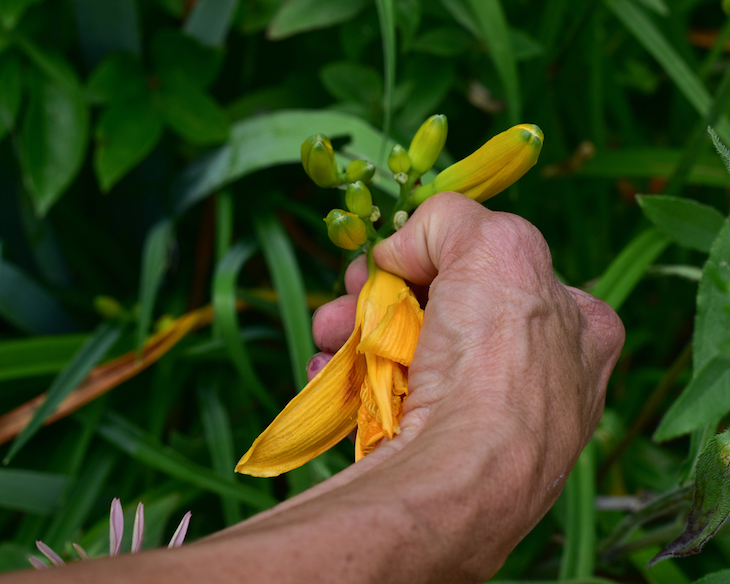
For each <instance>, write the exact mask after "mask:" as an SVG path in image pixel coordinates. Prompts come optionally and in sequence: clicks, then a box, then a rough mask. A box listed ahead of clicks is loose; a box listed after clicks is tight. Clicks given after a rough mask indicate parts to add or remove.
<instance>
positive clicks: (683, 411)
mask: <svg viewBox="0 0 730 584" xmlns="http://www.w3.org/2000/svg"><path fill="white" fill-rule="evenodd" d="M729 372H730V354H726V353H718V354H716V355H715V356H713V357H712V358H711V359H710V360H709V361H708V362H707V363H706V364H705V366H704V367H702V369H700V370H699V371H695V373H694V375H693V376H692V381H691V382H690V383H689V385H688V386H687V387H685V388H684V391H683V392H682V394H681V395H680V396H679V397H678V398H677V399H676V400H675V401H674V403H673V404H672V405H671V407H670V408H669V409H668V410H667V413H666V414H664V417H663V418H662V421H661V423H660V424H659V427H658V428H657V430H656V432H655V433H654V436H653V438H654V440H656V441H657V442H664V441H666V440H671V439H672V438H676V437H677V436H682V435H684V434H687V433H689V432H691V431H692V430H694V429H695V428H699V427H700V426H702V425H704V424H707V423H708V422H717V421H718V419H719V418H721V417H722V416H723V415H724V414H725V413H727V412H730V393H728V391H727V387H728V380H730V375H728V373H729Z"/></svg>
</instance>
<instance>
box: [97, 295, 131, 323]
mask: <svg viewBox="0 0 730 584" xmlns="http://www.w3.org/2000/svg"><path fill="white" fill-rule="evenodd" d="M94 308H95V309H96V312H97V313H99V314H100V315H101V316H103V317H104V318H109V319H112V318H118V317H119V316H121V315H122V314H123V313H124V308H123V307H122V305H121V304H119V301H118V300H117V299H116V298H112V297H111V296H97V297H96V298H94Z"/></svg>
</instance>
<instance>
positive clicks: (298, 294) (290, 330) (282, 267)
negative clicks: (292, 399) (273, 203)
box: [254, 210, 314, 389]
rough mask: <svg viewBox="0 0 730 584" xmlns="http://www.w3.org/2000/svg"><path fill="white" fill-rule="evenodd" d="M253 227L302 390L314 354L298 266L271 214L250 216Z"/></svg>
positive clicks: (310, 318)
mask: <svg viewBox="0 0 730 584" xmlns="http://www.w3.org/2000/svg"><path fill="white" fill-rule="evenodd" d="M254 228H255V229H256V237H257V238H258V240H259V244H260V245H261V249H262V251H263V252H264V258H265V259H266V266H267V267H268V269H269V273H270V274H271V279H272V280H273V282H274V289H275V290H276V292H277V294H278V296H279V308H280V310H281V318H282V321H283V324H284V331H285V332H286V340H287V345H288V346H289V357H290V359H291V366H292V371H293V373H294V379H295V381H296V383H297V386H298V388H299V389H302V388H304V386H305V385H306V384H307V362H308V361H309V359H310V357H311V356H312V355H314V341H313V340H312V316H311V314H310V312H309V309H308V308H307V299H306V292H305V290H304V283H303V281H302V275H301V271H300V270H299V264H298V263H297V259H296V256H295V255H294V248H293V247H292V244H291V242H290V241H289V238H288V237H287V235H286V232H285V231H284V229H283V227H282V226H281V224H280V223H279V222H278V221H277V220H276V217H274V215H273V213H271V212H270V211H263V210H262V211H259V212H258V213H257V214H256V215H255V216H254Z"/></svg>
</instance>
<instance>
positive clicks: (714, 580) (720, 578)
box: [692, 569, 730, 584]
mask: <svg viewBox="0 0 730 584" xmlns="http://www.w3.org/2000/svg"><path fill="white" fill-rule="evenodd" d="M727 582H730V569H728V570H720V571H719V572H712V574H707V576H705V577H703V578H700V579H699V580H695V581H694V582H693V583H692V584H726V583H727Z"/></svg>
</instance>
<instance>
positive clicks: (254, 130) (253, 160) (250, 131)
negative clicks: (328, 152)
mask: <svg viewBox="0 0 730 584" xmlns="http://www.w3.org/2000/svg"><path fill="white" fill-rule="evenodd" d="M317 133H322V134H326V135H327V136H329V137H330V139H335V138H341V137H349V138H350V141H349V143H348V144H347V146H346V147H344V148H343V152H344V153H345V154H346V155H347V159H351V160H354V159H356V158H363V159H366V160H378V156H379V153H380V150H381V148H384V149H385V151H386V152H388V151H389V150H390V149H391V148H392V147H393V145H394V144H395V141H394V140H391V139H386V138H384V137H383V135H382V134H380V133H379V132H378V131H377V130H376V129H375V128H373V127H372V126H370V125H369V124H368V123H366V122H364V121H363V120H362V119H360V118H357V117H354V116H351V115H348V114H344V113H341V112H333V111H298V110H284V111H278V112H274V113H271V114H266V115H260V116H256V117H254V118H251V119H247V120H242V121H241V122H238V123H237V124H235V125H234V126H233V127H232V128H231V138H230V140H229V141H228V144H226V145H225V146H223V147H221V148H219V149H217V150H215V151H214V152H211V153H209V154H206V155H204V156H202V157H201V158H200V159H198V160H197V161H195V162H194V163H193V164H191V165H190V166H189V167H188V168H187V169H186V170H185V172H184V173H183V174H182V176H181V177H180V178H179V179H178V181H177V184H176V185H174V187H173V191H174V208H175V213H176V214H181V213H183V212H184V211H185V210H186V209H187V208H189V207H190V206H191V205H193V204H195V203H196V202H197V201H199V200H201V199H203V198H204V197H206V196H207V195H209V194H210V193H212V192H213V191H216V190H219V189H220V188H222V187H224V186H225V185H227V184H230V183H231V182H233V181H234V180H237V179H239V178H241V177H242V176H245V175H247V174H250V173H252V172H255V171H257V170H261V169H264V168H270V167H272V166H277V165H279V164H294V163H296V164H301V152H300V146H301V144H302V142H303V141H304V139H305V138H306V137H307V136H310V135H312V134H317ZM347 159H342V158H341V161H342V162H344V164H345V165H346V164H347ZM302 172H304V171H302ZM373 184H374V185H375V186H376V187H377V188H379V189H381V190H383V191H385V192H387V193H390V194H391V195H392V196H394V197H396V196H398V189H397V184H396V183H395V182H394V181H393V180H392V175H390V174H389V173H387V172H386V174H382V173H381V172H376V174H375V176H374V177H373Z"/></svg>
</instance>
